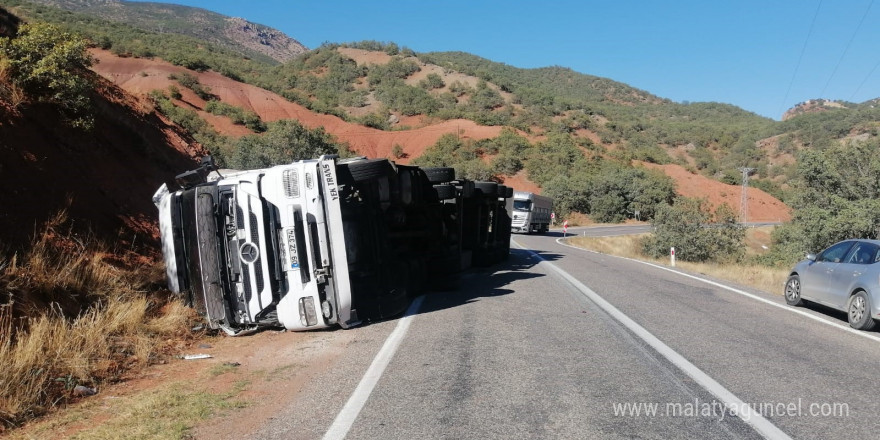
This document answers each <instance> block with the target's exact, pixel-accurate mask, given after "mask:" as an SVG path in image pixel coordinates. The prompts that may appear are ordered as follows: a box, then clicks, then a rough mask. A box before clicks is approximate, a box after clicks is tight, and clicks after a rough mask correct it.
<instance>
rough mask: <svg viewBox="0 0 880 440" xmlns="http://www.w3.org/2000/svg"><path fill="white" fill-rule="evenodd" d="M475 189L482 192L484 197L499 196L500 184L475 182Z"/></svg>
mask: <svg viewBox="0 0 880 440" xmlns="http://www.w3.org/2000/svg"><path fill="white" fill-rule="evenodd" d="M474 188H475V189H478V190H480V192H482V193H483V195H484V196H494V195H497V194H498V184H497V183H495V182H474Z"/></svg>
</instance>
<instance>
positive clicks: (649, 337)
mask: <svg viewBox="0 0 880 440" xmlns="http://www.w3.org/2000/svg"><path fill="white" fill-rule="evenodd" d="M513 243H515V244H516V245H517V247H519V248H520V249H523V250H525V251H526V252H528V253H530V254H531V255H532V256H533V257H535V258H537V259H538V261H539V263H538V265H546V266H547V267H549V268H550V269H552V270H553V271H554V272H555V273H556V274H557V275H558V276H560V277H562V278H563V279H565V280H566V281H568V282H569V283H570V284H571V285H572V286H573V287H574V288H576V289H577V290H578V291H580V293H582V294H583V295H584V296H585V297H586V298H587V299H589V300H590V301H592V302H593V303H594V304H596V305H597V306H599V307H600V308H601V309H602V310H603V311H605V313H607V314H608V315H609V316H611V317H612V318H614V319H615V320H617V322H619V323H620V324H622V325H623V326H624V327H626V328H627V329H629V330H630V331H631V332H633V333H634V334H635V335H636V336H638V337H639V338H641V339H642V340H643V341H644V342H645V343H646V344H648V345H649V346H651V348H653V349H654V350H656V351H657V352H658V353H659V354H660V355H661V356H663V357H664V358H666V359H667V360H668V361H669V362H671V363H672V364H673V365H675V366H676V367H677V368H678V369H680V370H681V371H682V372H684V373H685V374H687V375H688V376H689V377H690V378H691V379H693V380H694V382H696V383H698V384H699V385H700V386H701V387H703V389H705V390H706V391H708V392H710V393H712V394H713V395H714V396H715V397H717V398H718V399H719V400H720V401H722V402H724V404H725V407H726V408H732V409H741V408H747V407H748V405H747V404H746V403H745V402H743V401H742V400H741V399H740V398H738V397H736V396H735V395H734V394H733V393H731V392H730V391H728V390H727V388H724V386H723V385H721V384H720V383H718V382H717V381H715V379H712V378H711V377H710V376H709V375H708V374H706V373H705V372H703V371H702V370H700V369H699V368H698V367H697V366H696V365H694V364H692V363H691V362H690V361H688V360H687V359H685V358H684V356H682V355H680V354H678V352H676V351H675V350H673V349H672V348H671V347H669V346H668V345H666V344H665V343H663V341H661V340H660V339H658V338H657V337H656V336H654V335H653V334H652V333H651V332H649V331H648V330H646V329H645V328H644V327H642V326H641V325H639V324H638V323H636V322H635V321H633V320H632V319H630V318H629V317H628V316H626V315H625V314H624V313H623V312H621V311H620V310H618V309H617V308H616V307H614V306H613V305H611V303H609V302H608V301H606V300H605V299H604V298H602V297H601V296H599V294H597V293H596V292H594V291H593V290H592V289H590V288H589V287H587V286H586V285H584V284H583V283H581V282H580V281H578V280H577V279H576V278H574V277H573V276H571V275H569V274H568V272H566V271H564V270H562V269H560V268H559V267H557V266H556V265H555V264H553V263H551V262H549V261H547V260H545V259H544V258H542V257H541V256H540V255H538V254H537V253H535V252H534V251H532V250H531V249H526V248H524V247H523V246H522V245H520V244H519V243H517V242H516V241H513ZM740 420H742V421H744V422H745V423H747V424H749V425H751V426H752V428H754V429H755V431H757V432H758V433H759V434H761V435H762V436H764V437H765V438H771V439H790V438H791V437H789V436H788V434H786V433H785V432H783V431H782V430H781V429H779V428H777V427H776V425H774V424H773V423H771V422H770V421H769V420H767V419H765V418H764V417H763V416H762V415H761V414H759V413H758V412H750V413H749V414H748V417H740Z"/></svg>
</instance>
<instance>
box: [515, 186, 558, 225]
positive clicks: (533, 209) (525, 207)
mask: <svg viewBox="0 0 880 440" xmlns="http://www.w3.org/2000/svg"><path fill="white" fill-rule="evenodd" d="M512 211H513V212H512V215H511V221H512V223H511V229H512V230H513V231H514V232H525V233H527V234H531V233H532V232H538V233H544V232H547V231H549V230H550V219H551V214H552V213H553V199H551V198H550V197H544V196H541V195H538V194H534V193H530V192H520V191H517V192H514V193H513V209H512Z"/></svg>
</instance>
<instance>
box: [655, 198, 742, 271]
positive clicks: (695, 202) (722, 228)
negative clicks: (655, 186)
mask: <svg viewBox="0 0 880 440" xmlns="http://www.w3.org/2000/svg"><path fill="white" fill-rule="evenodd" d="M653 226H654V233H653V234H652V235H651V236H649V237H648V238H646V239H645V240H644V241H643V242H642V251H643V252H644V253H645V254H646V255H648V256H651V257H654V258H662V257H665V256H667V255H669V250H670V248H673V247H674V248H675V257H676V258H677V259H680V260H682V261H694V262H704V261H718V262H730V261H738V260H741V259H742V257H743V255H744V254H745V246H744V245H743V240H744V239H745V229H744V228H743V227H742V226H740V225H739V224H737V223H736V214H735V213H734V212H733V210H732V209H731V208H730V207H729V206H727V205H721V206H720V207H718V209H716V210H715V212H714V213H713V212H712V211H711V209H710V208H709V207H708V205H707V203H706V201H705V200H702V199H690V198H686V197H679V198H676V199H675V202H674V203H673V204H672V205H671V206H669V205H666V206H661V207H660V208H659V209H658V211H657V214H656V215H655V216H654V221H653Z"/></svg>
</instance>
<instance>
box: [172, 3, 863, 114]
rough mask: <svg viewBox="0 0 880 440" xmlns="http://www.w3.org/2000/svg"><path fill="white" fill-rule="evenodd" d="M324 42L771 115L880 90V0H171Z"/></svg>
mask: <svg viewBox="0 0 880 440" xmlns="http://www.w3.org/2000/svg"><path fill="white" fill-rule="evenodd" d="M172 3H177V4H183V5H188V6H197V7H202V8H205V9H210V10H212V11H216V12H219V13H221V14H225V15H230V16H235V17H243V18H245V19H248V20H250V21H253V22H257V23H261V24H264V25H267V26H271V27H274V28H277V29H279V30H281V31H283V32H284V33H286V34H288V35H289V36H291V37H293V38H295V39H296V40H298V41H300V42H301V43H303V44H304V45H306V46H307V47H308V48H310V49H313V48H315V47H317V46H319V45H321V43H323V42H332V43H346V42H354V41H362V40H377V41H393V42H395V43H397V44H398V45H400V46H406V47H409V48H411V49H413V50H415V51H416V52H431V51H463V52H469V53H472V54H475V55H478V56H481V57H484V58H487V59H490V60H492V61H498V62H502V63H506V64H509V65H512V66H516V67H522V68H532V67H544V66H552V65H557V66H563V67H570V68H572V69H574V70H575V71H578V72H581V73H586V74H590V75H596V76H602V77H606V78H610V79H613V80H615V81H620V82H623V83H626V84H629V85H631V86H633V87H637V88H639V89H642V90H645V91H648V92H650V93H653V94H655V95H657V96H660V97H663V98H669V99H672V100H674V101H679V102H681V101H691V102H697V101H717V102H724V103H730V104H734V105H737V106H739V107H742V108H743V109H746V110H748V111H752V112H755V113H757V114H759V115H762V116H766V117H770V118H773V119H779V118H780V116H781V114H782V113H783V112H784V111H785V110H786V109H788V108H790V107H792V106H793V105H794V104H796V103H798V102H801V101H804V100H807V99H812V98H826V99H842V100H847V101H853V102H862V101H866V100H868V99H873V98H877V97H880V67H878V65H880V2H877V4H874V0H786V1H776V0H757V1H755V0H737V1H728V0H699V1H696V0H688V1H666V2H661V1H648V0H643V1H636V0H631V1H627V0H618V1H613V0H604V1H593V0H583V1H575V0H572V1H567V0H566V1H552V0H546V1H540V0H532V1H518V0H508V1H495V0H490V1H480V0H448V1H444V2H428V1H410V0H398V1H394V2H389V1H364V0H360V1H321V0H311V1H290V0H287V1H285V0H251V1H241V0H179V1H175V2H172Z"/></svg>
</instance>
